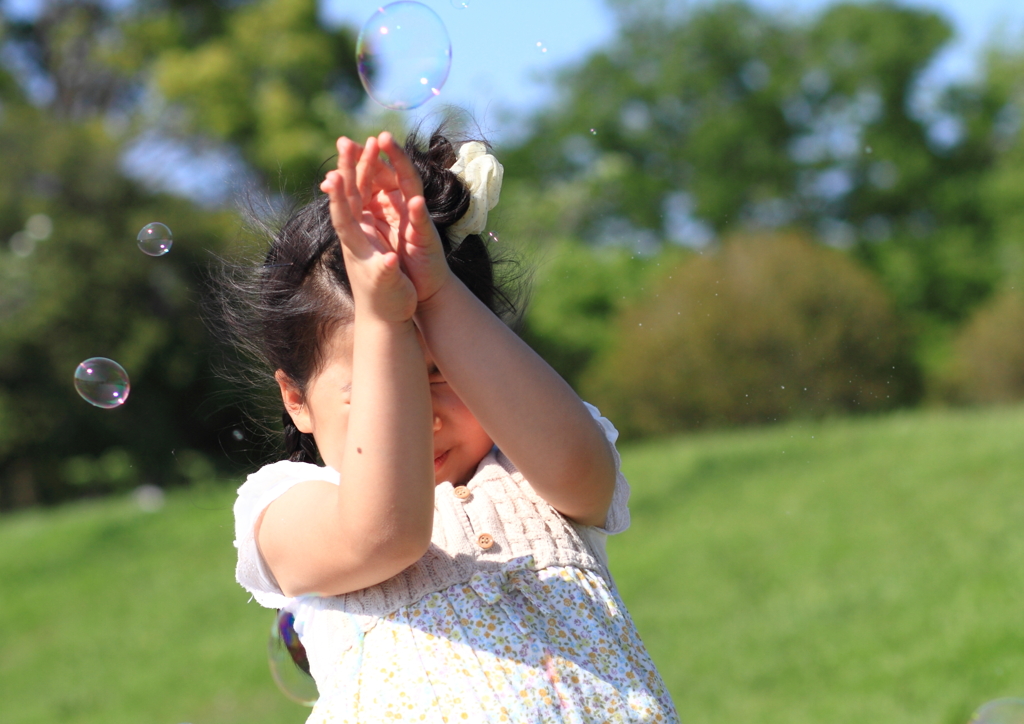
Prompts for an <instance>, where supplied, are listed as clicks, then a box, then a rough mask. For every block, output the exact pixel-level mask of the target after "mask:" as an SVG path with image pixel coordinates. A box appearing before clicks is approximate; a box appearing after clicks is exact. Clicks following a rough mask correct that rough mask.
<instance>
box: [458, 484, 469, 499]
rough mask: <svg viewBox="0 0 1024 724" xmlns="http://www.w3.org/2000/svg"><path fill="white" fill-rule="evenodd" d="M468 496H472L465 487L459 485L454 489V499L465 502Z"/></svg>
mask: <svg viewBox="0 0 1024 724" xmlns="http://www.w3.org/2000/svg"><path fill="white" fill-rule="evenodd" d="M470 495H472V493H470V492H469V488H467V487H466V486H465V485H460V486H459V487H457V488H455V497H456V498H461V499H462V500H465V499H466V498H468V497H469V496H470Z"/></svg>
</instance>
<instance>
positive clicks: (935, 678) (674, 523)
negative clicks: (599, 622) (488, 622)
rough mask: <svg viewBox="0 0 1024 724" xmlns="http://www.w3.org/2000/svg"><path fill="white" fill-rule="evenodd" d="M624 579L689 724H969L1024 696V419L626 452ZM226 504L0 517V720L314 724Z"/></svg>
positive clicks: (849, 429)
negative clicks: (242, 568)
mask: <svg viewBox="0 0 1024 724" xmlns="http://www.w3.org/2000/svg"><path fill="white" fill-rule="evenodd" d="M623 458H624V467H625V469H626V473H627V475H628V477H629V478H630V480H631V481H632V483H633V486H634V497H633V502H632V510H633V528H632V529H631V530H630V531H628V532H627V533H625V534H623V535H622V536H619V537H617V538H616V539H613V540H612V541H611V542H610V550H611V555H612V566H613V571H614V573H615V575H616V579H617V582H618V584H619V587H620V589H621V591H622V593H623V597H624V598H625V600H626V602H627V604H628V605H629V608H630V611H631V612H632V614H633V616H634V618H635V619H636V622H637V625H638V627H639V629H640V632H641V634H642V635H643V636H644V639H645V640H646V641H647V643H648V646H649V648H650V650H651V653H652V655H653V656H654V659H655V661H656V662H657V663H658V665H659V668H660V669H661V671H662V673H663V675H664V676H665V678H666V680H667V681H668V684H669V687H670V689H671V690H672V693H673V695H674V697H675V700H676V703H677V705H678V707H679V709H680V713H681V715H682V718H683V721H684V722H687V723H688V724H711V723H712V722H715V723H717V722H744V724H754V723H765V724H768V723H771V724H776V723H777V724H812V723H813V724H821V723H822V722H828V723H830V724H838V723H845V722H849V723H850V724H853V723H854V722H856V723H858V724H863V723H864V722H894V723H896V722H899V723H906V724H917V723H922V724H923V723H924V722H928V723H929V724H966V722H967V720H968V719H969V717H970V714H971V711H972V710H973V709H974V708H975V707H976V706H977V705H979V704H981V703H983V702H984V701H986V700H989V699H994V698H997V697H1000V696H1024V494H1022V493H1024V490H1022V489H1021V488H1022V486H1021V482H1022V477H1024V408H1013V409H996V410H983V411H969V412H949V411H942V412H929V411H924V412H920V411H919V412H913V413H900V414H896V415H892V416H888V417H884V418H875V419H864V418H861V419H856V420H836V421H825V422H813V423H810V422H808V423H795V424H790V425H786V426H780V427H774V428H769V429H758V430H747V431H733V432H722V433H714V434H702V435H694V436H687V437H682V438H678V439H675V440H665V441H659V442H655V443H648V444H643V445H639V446H633V447H628V448H626V449H624V450H623ZM233 493H234V487H233V486H231V485H224V486H217V487H209V488H202V489H192V490H188V491H181V492H177V493H175V494H173V495H171V496H170V497H169V498H168V503H167V505H166V506H165V507H164V508H163V509H162V510H161V511H159V512H157V513H144V512H142V511H140V510H138V508H137V507H136V506H135V505H134V504H133V503H132V502H131V501H129V500H127V499H122V500H109V501H102V502H92V503H86V504H78V505H72V506H67V507H65V508H62V509H60V510H56V511H47V512H38V511H32V512H27V513H20V514H15V515H8V516H2V517H0V613H2V615H0V721H2V722H3V724H28V723H30V722H31V723H37V722H38V723H44V722H45V723H46V724H50V723H52V722H68V723H71V724H85V723H89V724H141V723H145V724H180V723H182V722H191V724H234V723H236V722H237V723H238V724H243V723H244V724H261V723H264V722H267V723H269V722H274V723H275V724H287V723H288V722H294V723H296V724H299V723H301V722H302V721H304V719H305V716H306V714H307V712H308V710H306V709H303V708H302V707H300V706H298V705H295V704H292V703H291V702H289V701H288V700H287V699H285V698H284V697H283V696H282V695H280V694H279V693H278V692H277V690H276V689H275V688H274V685H273V683H272V681H271V679H270V676H269V674H268V673H267V669H266V655H265V644H266V632H267V630H268V628H269V625H270V621H271V613H270V612H269V611H266V610H264V609H261V608H259V607H258V606H257V605H256V604H255V603H249V604H248V605H247V604H246V601H247V598H248V596H247V595H246V594H245V593H244V592H243V591H242V590H241V589H240V588H238V587H237V586H236V584H235V583H234V580H233V567H234V548H233V547H232V545H231V540H232V538H233V530H232V521H231V504H232V500H233Z"/></svg>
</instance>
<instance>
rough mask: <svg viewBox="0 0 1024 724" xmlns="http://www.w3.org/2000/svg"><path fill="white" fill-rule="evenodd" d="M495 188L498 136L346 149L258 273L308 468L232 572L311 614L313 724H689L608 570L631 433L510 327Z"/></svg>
mask: <svg viewBox="0 0 1024 724" xmlns="http://www.w3.org/2000/svg"><path fill="white" fill-rule="evenodd" d="M381 152H383V153H384V154H386V156H387V158H388V160H389V161H390V163H385V162H384V161H382V160H381ZM500 183H501V166H500V164H498V163H497V162H496V161H495V160H494V158H493V157H492V156H490V155H489V154H487V153H486V149H485V148H484V146H483V145H482V144H479V143H469V144H464V145H463V146H462V147H461V149H460V150H459V153H458V155H456V153H455V152H454V150H453V147H452V145H451V144H450V143H449V142H448V141H447V140H446V139H445V138H444V137H443V136H441V135H440V134H439V133H437V134H434V136H433V137H432V138H431V139H430V145H429V148H428V149H426V150H421V149H420V148H419V147H418V145H417V142H416V139H415V138H412V139H410V141H409V143H407V144H406V150H405V151H404V152H403V150H402V149H401V148H400V147H399V146H398V145H397V144H396V142H395V140H394V139H393V138H392V136H391V135H390V134H388V133H382V134H381V135H380V136H379V137H378V138H370V139H368V140H367V142H366V144H365V146H363V147H360V146H358V145H357V144H355V143H353V142H352V141H350V140H348V139H345V138H342V139H340V140H339V141H338V168H337V170H335V171H331V172H330V173H328V174H327V177H326V179H325V180H324V182H323V184H322V185H321V190H322V191H323V192H324V194H325V196H323V197H321V198H320V199H318V200H317V201H314V202H313V203H311V204H310V205H308V206H306V207H305V208H303V209H302V210H300V211H299V212H298V213H297V214H296V215H295V216H294V217H293V218H292V219H291V220H290V221H289V222H288V223H287V224H286V225H285V226H284V228H283V230H282V231H281V232H280V233H279V234H278V235H277V237H276V238H275V240H274V242H273V245H272V247H271V249H270V251H269V253H268V256H267V259H266V264H265V265H264V266H263V267H262V268H261V269H260V270H259V272H258V274H259V280H258V281H259V298H258V300H257V301H256V303H254V304H252V305H251V306H250V309H251V311H252V312H253V318H252V322H253V324H252V325H251V326H250V327H248V328H247V329H249V330H250V331H249V332H248V333H246V339H245V340H244V341H245V342H246V343H247V344H249V345H253V344H255V345H256V346H257V347H258V348H260V351H261V354H262V355H263V357H264V359H265V360H266V361H267V363H268V364H269V367H270V369H271V370H273V371H274V373H275V378H276V380H277V383H278V386H279V387H280V392H281V397H282V399H283V402H284V409H285V412H284V425H285V439H286V447H287V452H288V456H289V459H288V460H286V461H282V462H278V463H274V464H272V465H267V466H266V467H264V468H263V469H261V470H260V471H259V472H257V473H255V474H253V475H250V476H249V478H248V480H247V481H246V483H245V484H244V485H243V486H242V487H241V488H240V489H239V491H238V500H237V502H236V504H235V519H236V537H237V540H236V542H235V545H236V546H237V547H238V569H237V578H238V581H239V583H241V584H242V586H243V587H244V588H245V589H246V590H247V591H250V592H251V593H252V594H253V596H254V597H255V598H256V600H257V601H258V602H259V603H260V604H262V605H264V606H267V607H270V608H278V609H282V608H283V609H287V610H289V611H290V612H291V613H293V614H294V617H295V629H296V632H297V633H298V635H299V637H300V639H301V641H302V643H303V645H304V646H305V648H306V652H307V655H308V659H309V666H310V669H311V673H312V675H313V677H314V679H315V680H316V683H317V688H318V690H319V693H320V698H319V701H318V702H317V704H316V706H315V707H314V709H313V712H312V714H311V716H310V717H309V720H308V722H310V723H312V722H370V721H384V720H387V719H404V720H413V721H427V722H455V721H468V722H530V723H533V722H648V721H650V722H673V721H677V720H678V716H677V714H676V712H675V709H674V708H673V705H672V702H671V700H670V698H669V696H668V693H667V691H666V689H665V685H664V683H663V682H662V680H661V678H660V676H659V675H658V673H657V671H656V670H655V668H654V665H653V664H652V662H651V660H650V657H649V656H648V654H647V651H646V650H645V649H644V646H643V644H642V643H641V641H640V638H639V637H638V635H637V632H636V630H635V628H634V626H633V622H632V621H631V620H630V618H629V615H628V613H627V612H626V609H625V607H624V606H623V604H622V601H621V600H620V598H619V595H618V593H617V592H616V590H615V587H614V584H613V583H612V578H611V576H610V574H609V572H608V568H607V558H606V555H605V551H604V539H605V536H606V535H608V534H611V533H618V532H620V531H622V530H624V529H625V528H626V527H627V526H628V524H629V512H628V510H627V508H626V501H627V498H628V495H629V488H628V485H627V484H626V481H625V479H624V478H623V477H622V475H621V473H620V472H619V457H618V454H617V452H616V451H615V448H614V446H613V443H614V441H615V439H616V437H617V433H616V431H615V428H614V427H612V425H611V423H609V422H608V421H607V420H605V419H604V418H601V417H600V416H599V415H598V413H597V411H596V410H595V409H594V408H592V407H590V406H588V405H586V404H585V403H583V402H582V401H580V399H579V398H578V397H577V396H576V394H575V393H574V392H573V391H572V389H571V388H570V387H569V386H568V385H567V384H566V383H565V382H564V381H563V380H562V379H561V377H559V376H558V374H557V373H555V372H554V370H552V369H551V368H550V367H549V366H548V365H547V364H546V363H545V362H544V361H543V360H541V359H540V357H538V356H537V355H536V354H535V353H534V352H533V351H532V350H531V349H530V348H529V347H528V346H527V345H526V344H525V343H524V342H522V341H521V340H520V339H519V337H518V336H516V334H515V333H513V332H512V331H511V330H510V329H509V328H508V327H507V326H506V325H505V324H504V323H503V322H502V321H501V319H500V318H499V316H498V315H497V313H496V312H498V311H500V310H501V308H502V306H503V304H504V302H505V301H507V300H506V297H505V296H504V295H503V294H502V293H501V291H500V290H499V289H498V288H497V287H496V284H495V275H494V271H493V268H492V261H491V259H490V257H489V254H488V251H487V248H486V246H485V245H484V243H483V241H482V239H481V237H480V234H481V233H482V232H483V230H484V228H485V224H486V217H487V211H488V210H489V209H490V208H492V207H493V206H494V204H495V203H496V202H497V196H498V190H499V187H500ZM234 321H235V322H239V321H241V320H240V319H239V318H237V317H236V318H235V320H234ZM318 456H319V458H321V459H322V460H323V462H324V463H325V466H324V467H320V466H318V465H316V464H315V462H316V460H317V457H318Z"/></svg>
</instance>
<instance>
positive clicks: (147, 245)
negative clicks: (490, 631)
mask: <svg viewBox="0 0 1024 724" xmlns="http://www.w3.org/2000/svg"><path fill="white" fill-rule="evenodd" d="M136 238H137V239H138V241H139V249H140V250H142V253H143V254H148V255H149V256H163V255H164V254H166V253H167V252H169V251H170V250H171V246H172V245H173V244H174V239H173V237H172V236H171V230H170V229H169V228H168V227H167V226H166V225H164V224H161V223H160V222H159V221H154V222H153V223H152V224H146V225H145V226H143V227H142V231H140V232H139V235H138V236H137V237H136Z"/></svg>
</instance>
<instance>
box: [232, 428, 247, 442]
mask: <svg viewBox="0 0 1024 724" xmlns="http://www.w3.org/2000/svg"><path fill="white" fill-rule="evenodd" d="M231 437H233V438H235V440H237V441H238V442H242V440H244V439H245V433H243V432H242V431H241V430H239V429H237V428H236V429H234V430H232V431H231Z"/></svg>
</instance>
